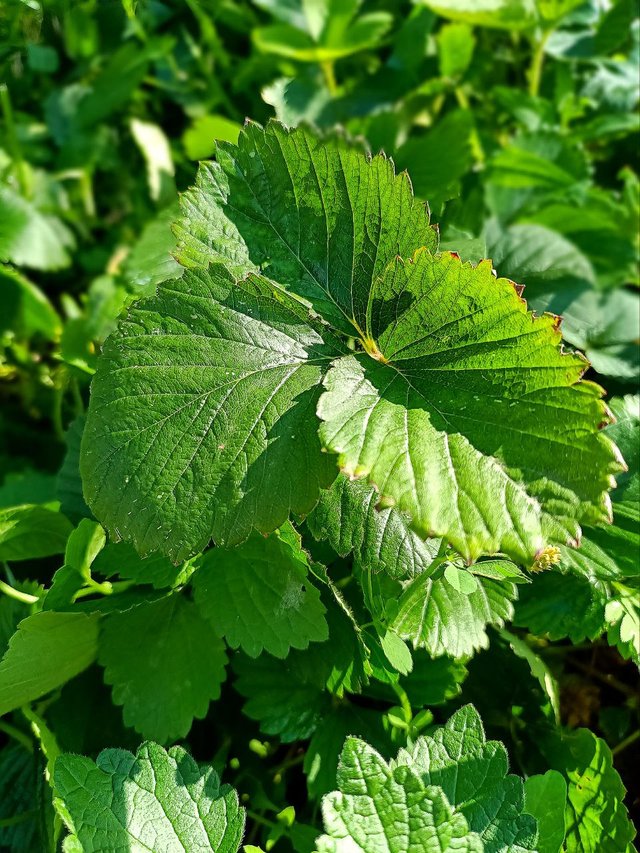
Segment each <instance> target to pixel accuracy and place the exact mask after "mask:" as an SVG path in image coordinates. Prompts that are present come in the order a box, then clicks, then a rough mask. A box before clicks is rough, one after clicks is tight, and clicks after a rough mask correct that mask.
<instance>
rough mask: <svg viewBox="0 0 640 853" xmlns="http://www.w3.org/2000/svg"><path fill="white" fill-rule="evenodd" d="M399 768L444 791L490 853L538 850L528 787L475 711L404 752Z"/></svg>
mask: <svg viewBox="0 0 640 853" xmlns="http://www.w3.org/2000/svg"><path fill="white" fill-rule="evenodd" d="M396 765H401V766H402V765H406V766H409V767H411V768H412V770H413V772H414V773H416V775H418V776H420V778H421V780H422V782H423V783H424V784H425V785H437V786H439V787H440V788H441V789H442V790H443V792H444V794H445V796H446V797H447V799H448V801H449V802H450V803H451V804H452V806H454V807H455V808H457V809H459V810H460V812H462V814H463V815H464V816H465V818H466V819H467V821H468V823H469V828H470V829H471V830H472V831H473V832H475V833H478V835H479V836H480V837H481V839H482V843H483V845H484V847H482V846H481V848H480V849H483V850H484V851H485V853H498V852H499V851H501V853H507V851H511V850H520V851H525V850H531V851H535V850H537V849H538V848H537V846H536V841H537V830H536V821H535V819H534V818H533V817H532V816H531V815H529V814H526V813H525V806H524V785H523V781H522V779H520V778H518V777H517V776H512V775H507V770H508V766H509V762H508V757H507V751H506V749H505V748H504V746H503V745H502V744H501V743H499V742H498V741H487V740H486V739H485V734H484V729H483V727H482V721H481V720H480V717H479V716H478V712H477V711H476V710H475V708H473V707H472V706H471V705H466V706H465V707H464V708H461V709H460V710H459V711H456V713H455V714H454V715H453V716H452V717H451V718H450V719H449V721H448V722H447V723H446V724H445V725H444V726H443V727H442V728H440V729H438V730H437V731H436V732H435V733H434V734H433V735H430V736H426V737H420V738H418V739H417V741H416V742H415V744H414V745H413V746H412V747H410V748H408V749H407V750H400V752H399V753H398V759H397V762H396Z"/></svg>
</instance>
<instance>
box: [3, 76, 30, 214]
mask: <svg viewBox="0 0 640 853" xmlns="http://www.w3.org/2000/svg"><path fill="white" fill-rule="evenodd" d="M0 106H2V115H3V117H4V123H5V126H6V128H7V147H8V148H9V151H10V153H11V156H12V158H13V161H14V163H15V167H16V174H17V176H18V184H19V186H20V191H21V193H22V195H23V196H25V198H28V197H29V195H30V193H29V181H28V178H27V170H26V164H25V161H24V157H23V156H22V148H21V146H20V140H19V139H18V134H17V133H16V126H15V123H14V121H13V109H12V108H11V97H10V95H9V89H8V87H7V84H6V83H3V84H2V85H0Z"/></svg>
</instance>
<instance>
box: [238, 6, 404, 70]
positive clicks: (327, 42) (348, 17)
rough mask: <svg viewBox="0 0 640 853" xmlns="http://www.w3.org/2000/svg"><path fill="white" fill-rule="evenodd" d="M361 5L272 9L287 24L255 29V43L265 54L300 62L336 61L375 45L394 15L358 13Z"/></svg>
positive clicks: (386, 13)
mask: <svg viewBox="0 0 640 853" xmlns="http://www.w3.org/2000/svg"><path fill="white" fill-rule="evenodd" d="M265 5H266V4H265ZM359 5H360V3H359V2H348V3H347V2H345V0H340V2H336V0H325V2H322V3H314V4H306V3H302V9H301V10H300V13H298V14H291V11H292V10H289V9H288V10H287V14H286V15H283V14H281V13H280V11H279V10H277V9H276V8H271V9H270V11H271V12H272V13H273V14H274V15H276V16H277V17H278V18H280V20H282V21H283V22H284V23H282V24H273V25H271V26H268V27H259V28H257V29H255V30H254V31H253V38H254V41H255V44H256V46H257V47H258V48H259V49H260V50H261V51H264V52H265V53H273V54H275V55H276V56H283V57H287V58H290V59H295V60H297V61H298V62H334V61H335V60H337V59H340V58H342V57H345V56H350V55H351V54H353V53H358V52H359V51H361V50H366V49H367V48H375V47H377V46H378V43H379V41H380V39H381V38H382V37H383V36H384V34H385V33H386V31H387V30H388V29H389V27H390V26H391V23H392V21H393V18H392V16H391V15H390V14H389V13H388V12H370V13H369V14H365V15H357V14H356V12H357V9H358V6H359Z"/></svg>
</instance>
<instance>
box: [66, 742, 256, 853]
mask: <svg viewBox="0 0 640 853" xmlns="http://www.w3.org/2000/svg"><path fill="white" fill-rule="evenodd" d="M54 779H55V789H56V793H57V795H58V799H57V801H56V806H57V808H58V811H59V812H60V814H61V815H62V817H63V819H64V821H65V823H66V825H67V827H68V829H69V830H70V832H71V833H73V835H72V838H73V839H74V841H75V843H76V845H77V847H75V846H74V847H68V848H67V847H66V848H65V849H73V850H75V849H78V850H82V851H84V853H98V851H100V850H104V851H107V850H131V851H143V850H156V851H161V850H164V851H169V850H193V851H195V850H203V851H205V850H215V851H217V853H236V851H237V850H238V848H239V846H240V842H241V840H242V834H243V831H244V809H243V808H242V807H241V806H240V804H239V802H238V795H237V793H236V792H235V791H234V789H233V788H231V787H230V786H229V785H221V784H220V779H219V778H218V775H217V773H216V772H215V770H214V769H213V768H212V767H207V766H202V767H199V766H198V765H197V764H196V762H195V761H194V760H193V758H191V756H190V755H188V754H187V753H186V752H185V750H184V749H182V747H179V746H174V747H172V748H171V749H170V750H168V751H166V752H165V750H164V749H162V747H161V746H158V744H155V743H143V744H142V746H140V747H139V748H138V750H137V752H136V754H135V755H133V754H132V753H130V752H127V751H126V750H124V749H105V750H104V751H103V752H101V753H100V755H99V756H98V758H97V760H96V761H95V762H94V761H92V760H91V759H90V758H84V757H82V756H80V755H66V754H64V755H61V756H60V757H59V758H58V759H57V761H56V764H55V771H54ZM65 843H66V844H68V842H65Z"/></svg>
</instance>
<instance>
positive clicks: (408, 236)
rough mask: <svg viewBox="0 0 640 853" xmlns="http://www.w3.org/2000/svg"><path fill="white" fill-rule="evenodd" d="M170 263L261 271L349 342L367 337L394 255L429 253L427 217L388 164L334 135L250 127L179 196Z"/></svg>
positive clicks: (432, 242)
mask: <svg viewBox="0 0 640 853" xmlns="http://www.w3.org/2000/svg"><path fill="white" fill-rule="evenodd" d="M182 207H183V212H184V219H183V220H182V222H180V223H179V225H178V226H177V228H176V230H177V234H178V237H179V242H178V250H177V257H178V260H179V261H180V262H181V263H183V264H185V265H186V266H206V265H207V264H209V263H210V262H211V261H215V260H222V261H224V262H226V263H227V264H228V265H229V267H230V269H232V270H234V271H235V272H237V273H246V272H247V270H255V269H256V268H257V267H260V268H261V269H263V270H264V271H265V272H266V274H267V275H268V276H269V277H270V278H271V279H273V280H274V281H276V282H278V283H279V284H281V285H282V286H283V287H285V288H286V289H287V290H290V291H292V292H293V293H297V294H298V295H299V296H302V297H304V298H305V299H307V300H309V301H310V302H311V303H312V305H313V307H314V309H315V310H316V311H317V312H318V313H319V314H321V315H322V317H323V318H324V319H325V320H327V321H328V322H329V323H331V324H332V325H333V326H334V327H335V328H336V329H339V330H340V331H343V332H345V333H346V334H347V335H349V336H353V335H356V334H358V333H359V330H360V329H365V327H366V322H367V315H368V311H369V309H370V307H371V305H370V297H371V288H372V282H373V281H375V279H376V278H377V277H378V276H379V275H381V274H382V272H383V271H384V269H385V267H386V265H387V264H388V263H389V261H391V260H392V259H393V258H394V257H395V256H396V255H400V256H401V257H408V256H409V255H410V254H411V253H412V252H414V251H415V249H417V248H419V247H420V246H426V247H427V248H429V249H434V248H435V246H436V242H437V236H436V232H435V230H434V229H433V228H431V227H430V225H429V215H428V210H427V208H426V207H425V206H424V204H423V203H422V202H418V201H417V200H416V199H414V198H413V195H412V192H411V184H410V182H409V180H408V179H407V176H406V175H404V174H401V175H397V176H396V175H394V170H393V165H392V163H391V161H389V160H387V159H386V158H385V157H383V156H377V157H373V158H368V157H366V156H365V154H364V153H363V152H362V150H360V149H359V148H358V147H356V146H354V145H350V144H348V143H347V142H346V140H345V139H343V138H342V137H341V136H339V135H334V136H330V137H327V138H324V139H323V138H322V137H319V136H318V135H317V134H315V133H313V132H312V131H310V130H307V129H304V128H298V129H296V130H287V129H285V128H284V127H282V125H279V124H277V123H276V122H271V123H270V124H269V125H268V126H267V127H266V129H265V130H262V128H260V127H259V126H257V125H254V124H249V125H247V126H246V127H245V129H244V132H243V133H241V134H240V138H239V140H238V146H237V147H236V146H233V145H230V144H229V143H219V144H218V152H217V162H215V163H205V164H203V165H202V167H201V169H200V172H199V174H198V179H197V182H196V185H195V187H194V188H193V189H191V190H189V191H188V192H187V193H185V195H184V196H183V197H182Z"/></svg>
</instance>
